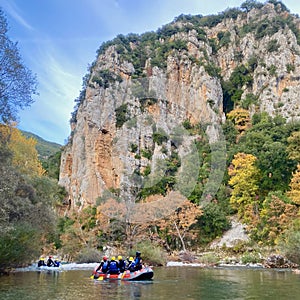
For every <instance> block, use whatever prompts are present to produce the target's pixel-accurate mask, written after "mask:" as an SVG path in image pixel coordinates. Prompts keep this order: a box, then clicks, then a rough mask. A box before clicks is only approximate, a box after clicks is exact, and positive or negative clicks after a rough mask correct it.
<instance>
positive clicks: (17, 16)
mask: <svg viewBox="0 0 300 300" xmlns="http://www.w3.org/2000/svg"><path fill="white" fill-rule="evenodd" d="M0 5H1V6H2V7H3V8H4V9H5V11H6V12H7V13H8V14H9V15H10V16H11V17H12V18H13V19H14V20H15V21H17V22H18V23H19V24H21V25H22V26H23V27H25V28H26V29H29V30H34V28H33V27H32V26H31V25H30V24H29V23H28V22H27V21H26V20H25V19H24V18H23V17H22V15H21V13H20V12H19V9H18V7H17V6H16V5H15V3H14V1H7V0H1V2H0Z"/></svg>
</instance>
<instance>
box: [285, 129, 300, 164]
mask: <svg viewBox="0 0 300 300" xmlns="http://www.w3.org/2000/svg"><path fill="white" fill-rule="evenodd" d="M287 141H288V146H287V152H288V154H289V158H290V159H294V160H296V161H298V162H300V132H299V131H295V132H293V133H292V134H291V135H290V136H289V137H288V139H287Z"/></svg>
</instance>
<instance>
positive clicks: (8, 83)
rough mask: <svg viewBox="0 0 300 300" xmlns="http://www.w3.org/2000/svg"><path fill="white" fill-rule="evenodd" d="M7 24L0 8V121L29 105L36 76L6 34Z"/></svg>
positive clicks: (6, 120) (12, 118)
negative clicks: (24, 62) (25, 64)
mask: <svg viewBox="0 0 300 300" xmlns="http://www.w3.org/2000/svg"><path fill="white" fill-rule="evenodd" d="M7 31H8V25H7V21H6V18H5V16H4V13H3V11H2V10H1V8H0V121H2V122H4V123H8V122H10V121H14V120H16V118H17V112H18V110H19V109H23V108H24V107H27V106H29V105H30V104H31V103H32V102H33V99H32V95H33V94H35V92H36V78H35V76H33V75H32V73H31V71H30V70H29V69H28V68H27V67H25V66H24V64H23V62H22V59H21V56H20V53H19V50H18V47H17V43H14V42H12V41H11V40H10V39H9V37H8V36H7Z"/></svg>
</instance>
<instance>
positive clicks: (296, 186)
mask: <svg viewBox="0 0 300 300" xmlns="http://www.w3.org/2000/svg"><path fill="white" fill-rule="evenodd" d="M290 188H291V190H290V191H289V192H288V193H287V194H288V196H289V197H290V198H291V199H292V201H293V202H294V203H295V204H297V205H300V164H298V166H297V170H296V172H295V173H293V177H292V179H291V183H290Z"/></svg>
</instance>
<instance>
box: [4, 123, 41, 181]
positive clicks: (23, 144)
mask: <svg viewBox="0 0 300 300" xmlns="http://www.w3.org/2000/svg"><path fill="white" fill-rule="evenodd" d="M0 135H1V136H2V138H3V139H5V142H6V143H7V146H8V149H9V150H10V151H11V153H12V164H13V165H14V166H15V167H16V168H17V169H18V170H19V171H20V172H21V173H22V174H27V175H30V176H40V175H43V174H44V172H45V171H44V169H43V167H42V164H41V162H40V160H39V158H38V152H37V150H36V148H35V146H36V143H37V142H36V140H34V139H33V138H28V139H27V138H26V137H25V136H23V135H22V133H21V131H20V130H18V129H17V128H14V127H11V126H6V125H0Z"/></svg>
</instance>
